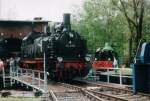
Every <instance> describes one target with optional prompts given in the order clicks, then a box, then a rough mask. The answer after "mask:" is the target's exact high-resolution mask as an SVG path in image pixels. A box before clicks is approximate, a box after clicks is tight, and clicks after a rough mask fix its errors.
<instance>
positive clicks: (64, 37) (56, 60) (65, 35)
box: [21, 14, 90, 80]
mask: <svg viewBox="0 0 150 101" xmlns="http://www.w3.org/2000/svg"><path fill="white" fill-rule="evenodd" d="M47 29H48V28H47ZM43 47H44V48H43ZM44 51H45V54H46V67H47V68H46V70H47V72H48V74H49V77H50V78H51V79H55V80H71V79H73V78H75V77H84V76H86V75H87V74H88V72H89V69H90V65H89V64H90V57H89V56H88V55H87V46H86V40H85V39H83V38H82V37H81V36H80V35H79V34H78V33H77V32H75V31H74V30H72V29H71V24H70V14H64V17H63V23H61V24H57V25H55V26H54V30H53V31H49V30H47V32H46V33H40V32H34V31H33V32H31V33H29V34H28V35H27V36H26V37H24V39H23V42H22V46H21V54H22V61H23V65H24V67H25V68H29V67H28V66H29V65H30V64H32V65H33V64H34V66H35V65H36V66H35V67H34V66H32V68H35V69H37V68H38V69H40V70H41V69H42V68H43V52H44Z"/></svg>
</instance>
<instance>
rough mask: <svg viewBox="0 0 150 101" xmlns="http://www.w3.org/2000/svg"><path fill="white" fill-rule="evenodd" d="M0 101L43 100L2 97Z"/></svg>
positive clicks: (37, 99) (38, 99)
mask: <svg viewBox="0 0 150 101" xmlns="http://www.w3.org/2000/svg"><path fill="white" fill-rule="evenodd" d="M0 101H41V98H25V97H7V98H3V97H0Z"/></svg>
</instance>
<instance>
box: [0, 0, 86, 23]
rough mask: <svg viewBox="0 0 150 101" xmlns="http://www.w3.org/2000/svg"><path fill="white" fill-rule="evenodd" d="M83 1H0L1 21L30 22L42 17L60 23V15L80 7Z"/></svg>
mask: <svg viewBox="0 0 150 101" xmlns="http://www.w3.org/2000/svg"><path fill="white" fill-rule="evenodd" d="M83 1H84V0H0V17H1V19H19V20H20V19H24V20H27V19H28V20H32V19H33V18H34V17H43V18H44V19H49V20H52V21H61V20H62V14H63V13H65V12H69V13H71V12H72V11H73V9H75V8H76V7H82V5H83Z"/></svg>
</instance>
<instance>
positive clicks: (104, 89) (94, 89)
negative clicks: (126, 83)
mask: <svg viewBox="0 0 150 101" xmlns="http://www.w3.org/2000/svg"><path fill="white" fill-rule="evenodd" d="M84 82H85V83H87V85H86V86H85V89H86V90H87V91H88V92H91V93H92V94H93V95H95V96H97V97H100V98H102V99H104V100H106V101H107V100H108V101H150V95H148V94H143V93H137V94H136V95H134V94H133V91H132V90H129V89H127V88H122V87H120V86H117V85H110V84H100V83H93V82H87V81H84ZM116 86H117V87H116ZM82 87H83V86H82Z"/></svg>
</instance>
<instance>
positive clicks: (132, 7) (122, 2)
mask: <svg viewBox="0 0 150 101" xmlns="http://www.w3.org/2000/svg"><path fill="white" fill-rule="evenodd" d="M112 3H113V4H114V5H115V6H116V7H117V8H118V9H119V10H120V11H121V12H122V13H123V15H124V17H125V18H126V20H127V23H128V28H129V31H130V36H129V52H128V53H129V55H128V56H129V60H130V61H131V59H132V58H131V57H132V55H133V54H132V53H133V52H135V51H136V49H137V47H138V44H139V41H140V39H141V38H142V29H143V17H144V3H145V1H144V0H118V1H117V2H116V0H112Z"/></svg>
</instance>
